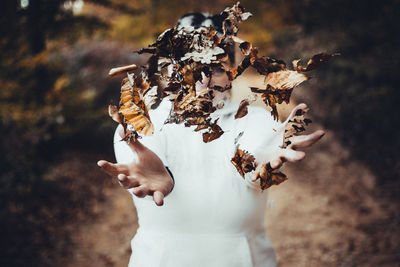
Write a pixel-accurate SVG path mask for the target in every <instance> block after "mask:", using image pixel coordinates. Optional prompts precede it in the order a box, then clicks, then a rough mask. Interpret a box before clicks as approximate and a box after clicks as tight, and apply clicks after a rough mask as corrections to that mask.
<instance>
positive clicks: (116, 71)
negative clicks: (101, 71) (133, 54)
mask: <svg viewBox="0 0 400 267" xmlns="http://www.w3.org/2000/svg"><path fill="white" fill-rule="evenodd" d="M135 69H137V66H136V65H135V64H132V65H126V66H123V67H118V68H112V69H111V70H110V72H109V73H108V76H110V77H111V76H115V75H117V74H121V73H123V72H127V71H131V70H135Z"/></svg>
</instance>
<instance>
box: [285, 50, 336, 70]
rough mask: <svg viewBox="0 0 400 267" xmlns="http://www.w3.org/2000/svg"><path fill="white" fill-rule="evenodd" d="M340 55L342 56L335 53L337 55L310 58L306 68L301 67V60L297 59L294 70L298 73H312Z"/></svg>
mask: <svg viewBox="0 0 400 267" xmlns="http://www.w3.org/2000/svg"><path fill="white" fill-rule="evenodd" d="M338 55H340V54H339V53H335V54H328V53H320V54H317V55H314V56H313V57H312V58H310V59H309V60H308V62H307V66H306V67H303V66H299V63H300V61H301V59H296V60H293V61H292V64H293V69H294V70H296V71H311V70H314V69H316V68H318V67H319V66H321V65H322V64H324V63H325V62H327V61H328V60H329V59H331V57H333V56H338Z"/></svg>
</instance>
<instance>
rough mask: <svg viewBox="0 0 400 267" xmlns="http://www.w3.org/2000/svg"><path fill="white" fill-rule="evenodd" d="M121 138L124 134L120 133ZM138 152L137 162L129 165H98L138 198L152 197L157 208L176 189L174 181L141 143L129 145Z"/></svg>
mask: <svg viewBox="0 0 400 267" xmlns="http://www.w3.org/2000/svg"><path fill="white" fill-rule="evenodd" d="M120 135H121V137H123V133H122V132H120ZM129 147H130V148H131V149H132V150H133V151H134V152H136V154H137V158H138V159H137V161H132V162H130V163H128V164H120V163H111V162H108V161H105V160H100V161H99V162H97V165H98V166H99V167H100V168H101V169H102V170H103V171H105V172H106V173H107V174H109V175H110V176H112V177H116V178H118V180H119V182H120V184H121V185H122V186H123V187H124V188H126V189H131V188H132V189H133V194H135V195H136V196H137V197H145V196H147V195H152V196H153V200H154V202H155V203H156V204H157V206H162V205H163V204H164V197H166V196H167V195H168V194H169V193H170V192H171V191H172V188H173V187H174V181H173V179H172V177H171V176H170V175H169V173H168V171H167V169H166V168H165V167H164V164H163V162H162V161H161V160H160V158H159V157H158V156H157V155H156V154H155V153H154V152H153V151H151V150H150V149H148V148H147V147H146V146H144V145H143V144H142V143H140V142H139V141H137V140H136V141H133V142H130V143H129Z"/></svg>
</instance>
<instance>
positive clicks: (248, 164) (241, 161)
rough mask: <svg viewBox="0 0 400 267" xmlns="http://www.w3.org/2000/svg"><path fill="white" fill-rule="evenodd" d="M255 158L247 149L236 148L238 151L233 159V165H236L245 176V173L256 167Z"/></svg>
mask: <svg viewBox="0 0 400 267" xmlns="http://www.w3.org/2000/svg"><path fill="white" fill-rule="evenodd" d="M254 161H255V158H254V156H253V155H251V154H250V153H248V152H247V151H246V150H241V149H239V148H237V149H236V153H235V155H234V156H233V158H232V159H231V162H232V164H233V166H235V167H236V169H237V171H238V172H239V174H240V175H241V176H242V177H243V178H244V175H245V173H248V172H251V171H253V170H255V169H256V166H255V162H254Z"/></svg>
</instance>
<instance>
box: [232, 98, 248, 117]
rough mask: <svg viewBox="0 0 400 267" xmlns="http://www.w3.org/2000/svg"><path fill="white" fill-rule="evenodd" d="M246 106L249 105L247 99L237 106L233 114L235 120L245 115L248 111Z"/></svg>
mask: <svg viewBox="0 0 400 267" xmlns="http://www.w3.org/2000/svg"><path fill="white" fill-rule="evenodd" d="M248 105H250V102H249V100H247V99H243V100H242V101H241V102H240V104H239V108H238V110H237V112H236V114H235V119H239V118H243V117H244V116H246V115H247V113H248V112H249V111H248V108H247V107H248Z"/></svg>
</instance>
